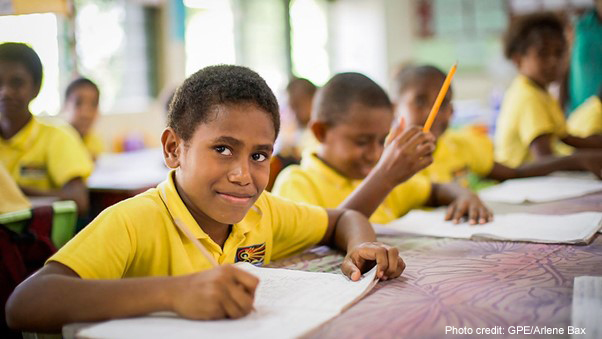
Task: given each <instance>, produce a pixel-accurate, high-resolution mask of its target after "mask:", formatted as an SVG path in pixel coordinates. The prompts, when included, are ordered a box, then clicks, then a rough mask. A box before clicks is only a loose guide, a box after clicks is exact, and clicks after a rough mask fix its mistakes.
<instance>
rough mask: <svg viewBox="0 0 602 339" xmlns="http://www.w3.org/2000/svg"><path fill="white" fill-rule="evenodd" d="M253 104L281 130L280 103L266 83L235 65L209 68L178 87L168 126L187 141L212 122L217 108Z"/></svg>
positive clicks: (276, 130)
mask: <svg viewBox="0 0 602 339" xmlns="http://www.w3.org/2000/svg"><path fill="white" fill-rule="evenodd" d="M239 103H252V104H255V105H257V106H258V107H259V108H260V109H262V110H264V111H265V112H266V113H267V114H268V115H269V116H270V118H271V120H272V123H273V124H274V131H275V135H276V136H278V132H279V130H280V113H279V109H278V101H277V100H276V97H275V96H274V93H273V92H272V90H271V89H270V87H269V86H268V85H267V84H266V82H265V80H263V78H262V77H261V76H260V75H259V74H257V73H256V72H254V71H252V70H250V69H249V68H246V67H242V66H234V65H215V66H208V67H205V68H203V69H201V70H200V71H198V72H196V73H194V74H193V75H191V76H190V77H188V79H186V80H185V81H184V83H182V85H180V87H178V89H177V90H176V93H175V94H174V97H173V99H172V100H171V103H170V104H169V111H168V113H167V114H168V115H167V125H168V126H169V127H171V128H173V129H174V131H175V132H176V134H177V135H178V136H179V137H180V138H182V139H184V140H185V141H188V140H190V138H191V137H192V135H193V134H194V131H195V129H196V128H197V126H198V125H199V124H201V123H206V122H207V121H209V119H211V118H212V115H211V114H210V112H211V110H212V109H213V108H215V106H217V105H226V104H239Z"/></svg>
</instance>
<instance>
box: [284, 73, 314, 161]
mask: <svg viewBox="0 0 602 339" xmlns="http://www.w3.org/2000/svg"><path fill="white" fill-rule="evenodd" d="M317 90H318V88H317V87H316V85H314V84H313V83H312V82H311V81H309V80H307V79H304V78H294V79H292V80H291V81H290V82H289V83H288V86H286V93H287V95H288V103H289V106H290V107H291V110H292V111H293V113H294V114H295V119H296V121H297V137H296V141H297V142H296V144H295V156H296V157H297V158H298V159H300V158H301V154H302V153H303V151H304V150H306V149H311V148H312V147H316V146H317V141H316V139H315V138H314V136H313V134H312V133H311V131H310V130H309V128H308V126H307V124H308V123H309V119H310V118H311V105H312V102H313V100H314V95H315V94H316V91H317Z"/></svg>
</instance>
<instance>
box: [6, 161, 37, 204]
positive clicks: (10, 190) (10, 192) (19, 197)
mask: <svg viewBox="0 0 602 339" xmlns="http://www.w3.org/2000/svg"><path fill="white" fill-rule="evenodd" d="M0 192H2V199H0V214H2V213H8V212H14V211H19V210H24V209H29V208H30V207H31V203H30V202H29V201H28V200H27V198H26V197H25V196H24V195H23V192H21V190H20V189H19V186H17V183H16V182H15V180H14V179H13V178H12V177H11V176H10V174H9V173H8V171H7V170H6V168H4V166H3V165H2V164H0Z"/></svg>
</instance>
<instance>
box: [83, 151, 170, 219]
mask: <svg viewBox="0 0 602 339" xmlns="http://www.w3.org/2000/svg"><path fill="white" fill-rule="evenodd" d="M168 173H169V169H168V168H167V167H165V165H164V163H163V153H162V150H161V149H160V148H153V149H145V150H140V151H135V152H128V153H105V154H101V155H100V157H99V158H98V160H97V162H96V165H95V169H94V173H92V175H91V176H90V178H88V182H87V184H88V188H89V191H90V213H89V218H88V219H89V220H87V221H91V220H92V219H93V218H94V217H96V216H97V215H98V214H99V213H100V212H102V211H103V210H104V209H105V208H107V207H109V206H111V205H114V204H116V203H118V202H120V201H122V200H125V199H127V198H131V197H133V196H135V195H136V194H139V193H142V192H144V191H146V190H147V189H149V188H153V187H156V186H157V185H158V184H159V183H160V182H162V181H163V180H165V179H166V178H167V174H168Z"/></svg>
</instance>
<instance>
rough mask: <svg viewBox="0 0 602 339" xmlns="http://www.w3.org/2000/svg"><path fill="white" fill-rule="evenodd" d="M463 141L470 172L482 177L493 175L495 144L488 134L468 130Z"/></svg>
mask: <svg viewBox="0 0 602 339" xmlns="http://www.w3.org/2000/svg"><path fill="white" fill-rule="evenodd" d="M462 141H463V142H462V143H461V145H460V147H461V149H462V152H463V153H464V156H465V159H466V163H467V164H468V167H469V168H470V170H471V171H473V172H474V173H476V174H478V175H480V176H482V177H484V176H487V175H488V174H489V173H491V169H492V168H493V164H494V162H495V160H494V155H493V142H492V141H491V139H489V137H488V136H487V134H485V133H483V132H479V131H477V130H476V129H474V128H467V129H466V137H465V138H463V140H462Z"/></svg>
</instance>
